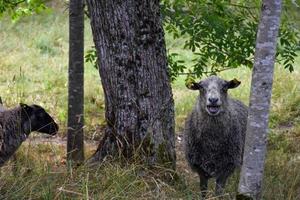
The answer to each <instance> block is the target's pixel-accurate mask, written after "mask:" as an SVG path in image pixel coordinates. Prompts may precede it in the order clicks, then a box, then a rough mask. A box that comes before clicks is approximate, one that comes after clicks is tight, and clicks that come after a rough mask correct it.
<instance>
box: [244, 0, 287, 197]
mask: <svg viewBox="0 0 300 200" xmlns="http://www.w3.org/2000/svg"><path fill="white" fill-rule="evenodd" d="M280 13H281V0H272V1H271V0H264V1H263V3H262V11H261V19H260V23H259V27H258V34H257V39H256V51H255V62H254V69H253V72H252V83H251V95H250V106H249V112H248V122H247V134H246V142H245V151H244V160H243V166H242V170H241V175H240V183H239V193H240V195H239V196H238V199H260V198H261V188H262V179H263V171H264V161H265V155H266V143H267V135H268V121H269V108H270V101H271V94H272V83H273V71H274V62H275V53H276V44H277V42H276V41H277V35H278V29H279V25H280Z"/></svg>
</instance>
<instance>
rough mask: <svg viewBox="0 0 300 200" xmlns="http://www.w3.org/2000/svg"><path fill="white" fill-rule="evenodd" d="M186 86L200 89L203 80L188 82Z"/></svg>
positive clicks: (191, 88)
mask: <svg viewBox="0 0 300 200" xmlns="http://www.w3.org/2000/svg"><path fill="white" fill-rule="evenodd" d="M186 87H187V88H188V89H190V90H199V89H200V88H201V87H202V86H201V81H200V82H199V83H195V82H192V83H190V84H187V85H186Z"/></svg>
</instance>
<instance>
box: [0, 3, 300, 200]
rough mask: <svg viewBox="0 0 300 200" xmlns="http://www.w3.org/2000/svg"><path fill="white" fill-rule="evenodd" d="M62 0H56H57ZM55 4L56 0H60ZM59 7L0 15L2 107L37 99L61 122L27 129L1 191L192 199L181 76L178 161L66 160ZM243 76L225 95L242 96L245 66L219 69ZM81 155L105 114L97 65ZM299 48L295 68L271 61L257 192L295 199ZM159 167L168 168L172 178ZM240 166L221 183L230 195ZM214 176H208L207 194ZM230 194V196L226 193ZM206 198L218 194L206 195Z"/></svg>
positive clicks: (299, 187) (189, 96)
mask: <svg viewBox="0 0 300 200" xmlns="http://www.w3.org/2000/svg"><path fill="white" fill-rule="evenodd" d="M57 2H60V1H57ZM58 4H59V5H55V6H58V7H60V6H61V5H60V3H58ZM64 10H65V9H64V8H62V9H57V10H54V11H52V12H50V13H48V14H43V15H37V16H30V17H25V18H24V19H22V20H20V21H19V22H16V23H12V22H11V21H10V20H9V19H7V18H4V19H1V21H0V30H1V31H0V39H1V40H0V41H1V42H0V49H1V51H0V95H1V97H2V100H3V101H4V104H5V106H6V107H8V108H9V107H14V106H16V105H18V104H19V102H24V103H28V104H31V103H35V104H39V105H42V106H43V107H45V108H46V110H47V111H48V112H49V113H51V115H52V116H54V118H55V119H56V121H57V122H58V123H59V125H60V131H59V133H58V135H57V136H55V137H50V138H47V137H44V136H40V135H38V134H32V135H31V136H30V137H29V138H28V140H27V141H26V142H25V143H24V144H23V145H22V146H21V148H20V149H19V151H18V152H17V155H16V157H17V159H16V160H13V161H11V162H9V163H7V165H5V166H4V167H2V168H1V169H0V172H1V173H0V199H9V200H11V199H16V200H19V199H51V200H52V199H198V197H199V195H200V194H199V179H198V177H197V175H196V174H195V173H192V172H191V170H190V169H189V167H188V166H187V164H186V161H185V159H184V155H183V149H182V134H181V132H182V128H183V124H184V120H185V118H186V116H187V114H188V112H190V110H191V109H192V106H193V104H194V101H195V97H196V96H197V92H193V91H190V90H187V89H186V88H185V84H184V79H185V77H184V76H181V77H179V78H178V79H177V80H176V81H175V82H174V83H172V89H173V96H174V100H175V112H176V138H177V141H176V153H177V169H176V172H170V170H169V169H164V168H162V167H160V166H157V167H155V168H149V167H147V166H145V165H143V164H141V163H134V162H130V163H128V162H124V161H120V160H116V161H112V162H104V163H102V164H100V165H99V166H97V167H93V168H90V167H88V166H86V165H83V166H80V167H78V168H76V169H70V170H68V168H67V166H66V139H65V136H66V121H67V120H66V119H67V87H66V86H67V72H68V67H67V64H68V22H67V20H68V13H67V12H65V11H64ZM85 27H86V30H85V49H86V51H87V50H89V49H91V47H92V46H93V41H92V36H91V30H90V28H89V22H88V20H86V23H85ZM166 42H167V49H168V51H169V52H170V53H173V52H176V53H178V54H179V56H180V59H182V60H184V61H185V64H186V65H188V66H190V65H192V59H193V55H192V54H191V52H190V51H188V50H186V49H184V48H183V45H184V43H183V40H181V39H177V40H174V39H173V38H172V36H171V35H169V34H166ZM219 75H220V76H221V77H223V78H224V79H232V78H237V79H239V80H241V82H242V84H241V86H239V87H238V88H237V89H234V90H232V91H231V93H230V95H231V96H233V97H235V98H237V99H240V100H242V101H243V102H244V103H246V104H248V99H249V91H250V82H251V70H250V69H247V68H238V69H234V70H228V71H225V72H222V73H221V74H219ZM85 124H86V126H85V147H86V148H85V157H86V158H89V157H90V156H91V155H92V154H93V152H95V149H96V148H97V145H98V141H99V140H100V138H101V134H102V131H103V126H104V125H105V121H104V98H103V92H102V89H101V85H100V78H99V75H98V71H97V69H95V68H93V66H92V65H91V64H90V63H87V64H86V66H85ZM299 166H300V56H299V57H298V58H297V60H296V62H295V71H294V72H293V73H289V72H288V71H287V70H285V69H283V67H282V66H281V65H279V64H277V65H276V68H275V74H274V85H273V95H272V106H271V113H270V134H269V137H268V154H267V159H266V167H265V174H264V190H263V199H266V200H295V199H300V167H299ZM165 174H171V175H173V176H172V178H171V179H170V180H168V179H163V178H162V177H164V175H165ZM237 183H238V171H237V172H236V173H235V174H234V175H233V176H232V177H231V178H230V180H229V181H228V184H227V186H226V195H227V196H226V198H227V199H231V197H232V196H234V194H235V192H236V189H237ZM213 189H214V184H213V183H212V182H210V184H209V190H210V192H211V194H212V192H213ZM230 196H231V197H230ZM211 199H216V198H214V197H213V196H212V195H211Z"/></svg>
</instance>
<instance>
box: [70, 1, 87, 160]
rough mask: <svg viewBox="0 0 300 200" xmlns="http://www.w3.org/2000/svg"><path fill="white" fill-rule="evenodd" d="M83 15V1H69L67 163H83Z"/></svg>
mask: <svg viewBox="0 0 300 200" xmlns="http://www.w3.org/2000/svg"><path fill="white" fill-rule="evenodd" d="M83 36H84V15H83V0H71V1H70V8H69V37H70V38H69V102H68V144H67V158H68V161H73V162H76V163H81V162H83V161H84V151H83V150H84V149H83V145H84V144H83V125H84V118H83V110H84V90H83V85H84V82H83V80H84V69H83V62H84V60H83V51H84V38H83Z"/></svg>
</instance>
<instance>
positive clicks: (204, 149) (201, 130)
mask: <svg viewBox="0 0 300 200" xmlns="http://www.w3.org/2000/svg"><path fill="white" fill-rule="evenodd" d="M239 84H240V82H239V81H238V80H236V79H234V80H231V81H226V80H223V79H221V78H219V77H217V76H210V77H208V78H207V79H205V80H202V81H200V82H199V83H193V84H192V85H191V86H190V87H189V89H192V90H199V91H200V95H199V97H198V99H197V102H196V105H195V107H194V109H193V111H192V112H191V114H190V115H189V116H188V118H187V121H186V124H185V133H184V134H185V153H186V159H187V161H188V163H189V165H190V167H191V168H192V170H193V171H195V172H197V173H198V175H199V178H200V189H201V193H202V197H203V198H205V196H206V191H207V184H208V179H210V178H216V190H215V192H216V195H220V194H222V192H223V189H224V187H225V184H226V180H227V178H228V177H229V176H230V175H231V174H232V173H233V172H234V169H235V168H236V167H239V166H240V165H241V164H242V161H243V149H244V141H245V135H246V125H247V115H248V108H247V106H245V105H244V104H243V103H242V102H240V101H238V100H235V99H231V98H230V97H228V94H227V90H228V89H232V88H236V87H237V86H239Z"/></svg>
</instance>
